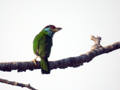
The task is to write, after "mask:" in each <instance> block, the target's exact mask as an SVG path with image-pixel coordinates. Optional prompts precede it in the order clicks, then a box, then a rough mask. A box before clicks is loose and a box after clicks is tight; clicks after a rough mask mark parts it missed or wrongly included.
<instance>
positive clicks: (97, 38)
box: [91, 36, 103, 50]
mask: <svg viewBox="0 0 120 90" xmlns="http://www.w3.org/2000/svg"><path fill="white" fill-rule="evenodd" d="M91 40H93V41H94V43H95V44H94V45H93V46H92V47H91V50H94V49H98V48H103V47H102V45H101V44H100V41H101V37H100V36H97V37H95V36H91Z"/></svg>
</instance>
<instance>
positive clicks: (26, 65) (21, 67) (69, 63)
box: [0, 36, 120, 72]
mask: <svg viewBox="0 0 120 90" xmlns="http://www.w3.org/2000/svg"><path fill="white" fill-rule="evenodd" d="M91 40H93V41H94V42H95V44H94V45H93V46H92V48H91V50H90V51H88V52H87V53H85V54H82V55H80V56H77V57H69V58H65V59H61V60H56V61H49V65H50V70H53V69H57V68H60V69H65V68H67V67H78V66H80V65H83V63H85V62H89V61H91V60H92V59H93V58H94V57H96V56H98V55H101V54H104V53H109V52H111V51H114V50H117V49H119V48H120V42H116V43H113V44H111V45H108V46H105V47H103V46H102V45H101V44H100V41H101V37H95V36H92V37H91ZM40 68H41V67H40V61H36V64H34V62H33V61H26V62H5V63H0V70H1V71H11V70H17V71H18V72H22V71H26V70H34V69H40Z"/></svg>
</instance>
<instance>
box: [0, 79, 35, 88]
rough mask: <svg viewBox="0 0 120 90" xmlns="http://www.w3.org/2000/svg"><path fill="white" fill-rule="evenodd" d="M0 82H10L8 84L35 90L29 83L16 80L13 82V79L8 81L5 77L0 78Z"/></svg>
mask: <svg viewBox="0 0 120 90" xmlns="http://www.w3.org/2000/svg"><path fill="white" fill-rule="evenodd" d="M0 82H1V83H5V84H10V85H14V86H19V87H22V88H23V87H26V88H28V89H30V90H37V89H35V88H33V87H32V86H31V85H30V84H23V83H18V82H15V81H8V80H6V79H2V78H0Z"/></svg>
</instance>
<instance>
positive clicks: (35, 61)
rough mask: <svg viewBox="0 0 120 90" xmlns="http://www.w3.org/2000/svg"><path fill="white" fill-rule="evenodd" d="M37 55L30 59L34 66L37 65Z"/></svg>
mask: <svg viewBox="0 0 120 90" xmlns="http://www.w3.org/2000/svg"><path fill="white" fill-rule="evenodd" d="M38 57H39V56H37V57H36V58H35V59H33V60H32V62H33V63H34V64H35V66H37V58H38Z"/></svg>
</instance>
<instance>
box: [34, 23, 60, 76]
mask: <svg viewBox="0 0 120 90" xmlns="http://www.w3.org/2000/svg"><path fill="white" fill-rule="evenodd" d="M61 29H62V28H60V27H55V26H54V25H48V26H46V27H45V28H43V30H42V31H41V32H40V33H39V34H37V35H36V36H35V38H34V40H33V51H34V53H35V54H36V55H37V57H40V59H41V61H40V66H41V72H42V74H49V73H50V68H49V63H48V57H49V56H50V52H51V47H52V38H53V35H54V34H55V33H56V32H57V31H59V30H61ZM35 60H36V59H35Z"/></svg>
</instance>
